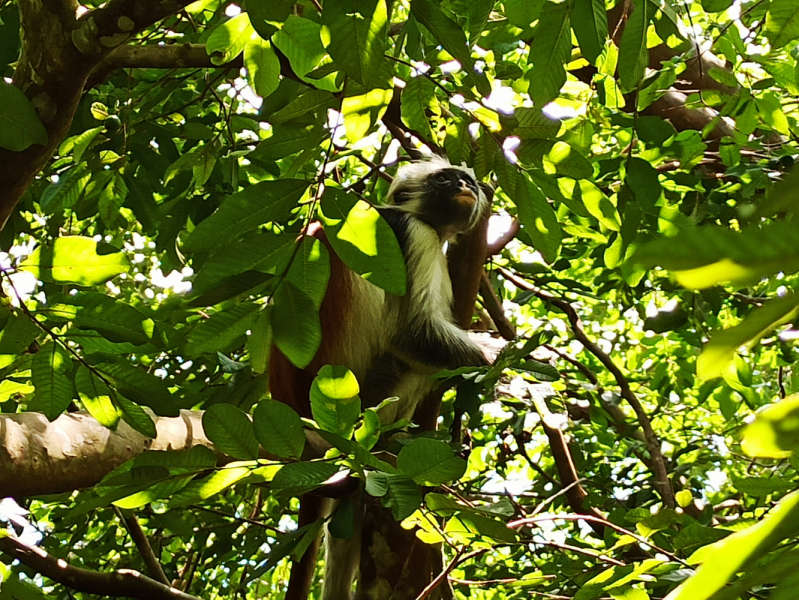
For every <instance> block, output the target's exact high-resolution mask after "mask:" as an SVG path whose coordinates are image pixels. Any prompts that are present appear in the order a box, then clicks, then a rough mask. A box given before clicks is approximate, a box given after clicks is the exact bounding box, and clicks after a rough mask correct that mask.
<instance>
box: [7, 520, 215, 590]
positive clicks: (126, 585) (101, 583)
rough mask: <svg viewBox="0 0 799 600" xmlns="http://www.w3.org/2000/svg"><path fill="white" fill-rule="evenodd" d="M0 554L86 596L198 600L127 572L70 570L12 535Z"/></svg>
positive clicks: (135, 573) (66, 564)
mask: <svg viewBox="0 0 799 600" xmlns="http://www.w3.org/2000/svg"><path fill="white" fill-rule="evenodd" d="M0 552H2V553H3V554H7V555H8V556H10V557H12V558H15V559H17V560H18V561H19V562H21V563H22V564H23V565H25V566H26V567H29V568H31V569H33V570H34V571H36V572H37V573H40V574H41V575H44V576H45V577H47V578H48V579H52V580H53V581H55V582H57V583H60V584H62V585H65V586H66V587H68V588H71V589H73V590H78V591H80V592H85V593H87V594H97V595H98V596H116V597H122V596H124V597H127V598H141V599H142V600H200V598H198V597H197V596H192V595H190V594H186V593H184V592H181V591H180V590H178V589H175V588H173V587H170V586H168V585H164V584H163V583H159V582H158V581H156V580H155V579H150V578H149V577H147V576H146V575H142V574H141V573H139V572H138V571H133V570H131V569H119V570H118V571H112V572H110V573H100V572H98V571H91V570H89V569H81V568H80V567H74V566H72V565H70V564H69V563H67V562H66V561H65V560H63V559H61V558H57V557H55V556H52V555H51V554H48V553H47V552H45V551H44V550H42V549H41V548H37V547H36V546H30V545H28V544H25V543H23V542H22V541H21V540H20V539H19V538H17V537H15V536H13V535H8V536H5V537H2V536H0Z"/></svg>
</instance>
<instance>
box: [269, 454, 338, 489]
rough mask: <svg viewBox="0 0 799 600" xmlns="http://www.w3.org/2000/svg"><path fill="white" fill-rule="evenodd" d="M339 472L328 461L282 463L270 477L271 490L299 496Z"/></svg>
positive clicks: (336, 466) (335, 466) (333, 464)
mask: <svg viewBox="0 0 799 600" xmlns="http://www.w3.org/2000/svg"><path fill="white" fill-rule="evenodd" d="M338 472H339V467H338V465H336V464H335V463H330V462H297V463H289V464H287V465H283V467H282V468H281V469H280V470H279V471H278V472H277V474H276V475H275V477H274V479H272V491H274V492H277V493H280V494H283V495H286V496H300V495H302V494H304V493H306V492H310V491H311V490H315V489H316V488H318V487H320V486H322V485H323V484H324V483H325V482H326V481H327V480H328V479H330V478H331V477H333V476H334V475H336V474H337V473H338Z"/></svg>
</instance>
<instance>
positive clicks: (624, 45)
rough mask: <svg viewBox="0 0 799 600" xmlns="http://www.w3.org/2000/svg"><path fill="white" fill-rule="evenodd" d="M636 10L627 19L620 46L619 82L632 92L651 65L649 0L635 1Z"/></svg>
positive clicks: (627, 90) (625, 89)
mask: <svg viewBox="0 0 799 600" xmlns="http://www.w3.org/2000/svg"><path fill="white" fill-rule="evenodd" d="M633 2H634V8H633V11H632V14H631V15H630V17H629V18H628V19H627V23H626V24H625V26H624V32H623V33H622V34H621V42H620V44H619V80H620V81H621V87H622V88H623V89H624V91H626V92H630V91H632V90H633V89H635V87H636V86H637V85H638V82H639V81H641V79H642V78H643V76H644V72H645V70H646V66H647V64H648V63H649V50H647V47H646V31H647V29H648V27H649V21H650V19H651V15H650V13H649V11H650V10H651V8H650V6H649V2H648V0H633Z"/></svg>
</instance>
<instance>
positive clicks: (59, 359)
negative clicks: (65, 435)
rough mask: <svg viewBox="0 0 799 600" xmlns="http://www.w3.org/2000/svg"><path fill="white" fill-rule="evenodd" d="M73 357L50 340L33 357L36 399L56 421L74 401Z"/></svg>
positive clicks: (33, 379) (43, 410)
mask: <svg viewBox="0 0 799 600" xmlns="http://www.w3.org/2000/svg"><path fill="white" fill-rule="evenodd" d="M71 373H72V358H71V356H70V355H69V353H68V352H67V351H66V350H64V349H63V348H62V347H61V345H60V344H57V343H55V342H48V343H46V344H44V345H43V346H42V347H41V348H39V351H38V352H37V353H36V354H35V356H34V357H33V365H32V366H31V381H32V382H33V386H34V387H35V388H36V400H37V402H38V404H39V406H41V409H42V412H43V413H44V414H45V416H46V417H47V418H48V419H49V420H50V421H55V420H56V419H57V418H58V416H59V415H60V414H61V413H63V412H64V411H65V410H66V409H67V407H68V406H69V404H70V402H72V393H73V386H72V379H71V378H70V374H71Z"/></svg>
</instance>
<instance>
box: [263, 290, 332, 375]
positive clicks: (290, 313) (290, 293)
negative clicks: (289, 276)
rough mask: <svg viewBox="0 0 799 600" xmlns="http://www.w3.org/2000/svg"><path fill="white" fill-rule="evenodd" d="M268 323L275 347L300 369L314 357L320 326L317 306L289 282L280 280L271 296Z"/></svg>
mask: <svg viewBox="0 0 799 600" xmlns="http://www.w3.org/2000/svg"><path fill="white" fill-rule="evenodd" d="M273 301H274V306H273V307H272V313H271V322H272V334H273V336H274V340H275V345H276V346H277V347H278V348H279V349H280V351H281V352H282V353H283V354H285V355H286V357H287V358H288V359H289V360H290V361H291V362H292V363H294V364H295V365H296V366H297V367H299V368H301V369H302V368H305V367H307V366H308V364H309V363H310V362H311V360H313V357H314V356H316V351H317V350H318V349H319V344H320V343H321V341H322V325H321V322H320V320H319V313H318V312H317V308H316V303H315V302H314V301H313V299H312V298H311V297H310V296H309V295H308V294H306V293H305V292H304V291H302V290H301V289H299V288H298V287H297V286H295V285H294V284H293V283H291V282H290V281H283V282H282V283H281V284H280V287H278V288H277V291H276V292H275V295H274V297H273Z"/></svg>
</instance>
